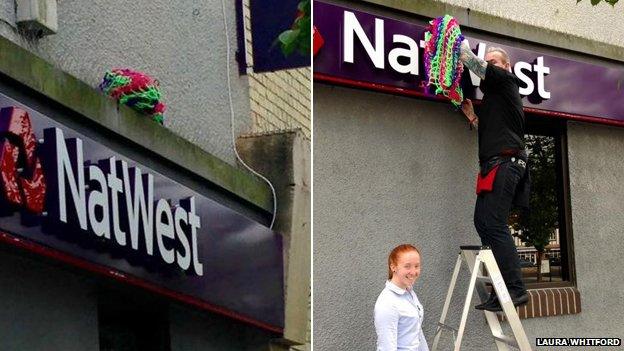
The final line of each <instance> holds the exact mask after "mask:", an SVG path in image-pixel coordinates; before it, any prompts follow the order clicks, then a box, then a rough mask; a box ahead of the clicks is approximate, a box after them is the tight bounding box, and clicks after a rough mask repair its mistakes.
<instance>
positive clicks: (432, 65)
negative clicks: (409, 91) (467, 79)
mask: <svg viewBox="0 0 624 351" xmlns="http://www.w3.org/2000/svg"><path fill="white" fill-rule="evenodd" d="M463 40H464V36H463V35H462V34H461V30H460V28H459V24H458V23H457V20H456V19H455V18H453V17H452V16H449V15H445V16H444V17H438V18H435V19H433V20H431V21H429V27H428V29H427V32H425V53H424V61H425V74H426V75H427V77H428V81H427V85H433V86H435V88H436V90H435V93H436V94H440V93H442V94H444V96H446V97H448V98H449V99H450V100H451V102H452V103H453V105H455V106H456V107H458V106H460V105H461V102H462V101H463V100H464V98H463V96H464V94H463V92H462V89H461V86H460V81H461V76H462V72H463V71H464V65H463V63H462V62H461V61H460V60H459V54H460V46H461V42H462V41H463Z"/></svg>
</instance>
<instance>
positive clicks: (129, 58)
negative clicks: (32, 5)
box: [0, 2, 310, 350]
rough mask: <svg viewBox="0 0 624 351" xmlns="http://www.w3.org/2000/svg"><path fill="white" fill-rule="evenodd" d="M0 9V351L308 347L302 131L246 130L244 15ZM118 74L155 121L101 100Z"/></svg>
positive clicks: (214, 8) (238, 9)
mask: <svg viewBox="0 0 624 351" xmlns="http://www.w3.org/2000/svg"><path fill="white" fill-rule="evenodd" d="M54 3H55V4H56V2H54ZM0 7H1V8H2V10H3V11H2V13H3V14H2V25H0V111H1V112H0V116H1V117H0V125H1V127H0V128H1V129H2V151H1V152H0V159H1V160H2V166H1V167H0V168H1V171H0V172H1V173H2V181H0V188H1V195H0V242H1V243H0V259H1V260H2V262H3V264H2V265H1V266H2V268H1V269H0V281H1V285H2V286H3V288H2V289H1V290H2V292H1V293H0V295H2V298H1V300H2V301H3V303H2V313H0V326H1V327H0V330H1V331H0V335H1V336H2V337H0V340H1V341H0V349H2V350H50V349H58V350H112V349H116V350H117V349H121V350H146V349H149V350H193V349H205V350H245V349H253V350H289V349H291V348H292V349H296V348H297V347H304V348H305V344H306V343H307V342H308V340H306V337H307V336H308V335H309V324H310V322H309V319H310V316H309V244H310V242H309V240H310V239H309V238H310V233H309V225H308V224H309V216H310V215H309V189H307V188H306V185H305V184H307V180H306V179H309V167H308V166H306V165H307V163H309V148H310V147H309V133H308V135H305V134H304V133H303V132H302V131H301V129H289V130H283V129H282V130H279V129H277V128H274V129H270V128H267V127H264V128H258V124H259V123H258V122H257V120H258V118H260V117H257V116H256V117H254V119H252V108H251V107H250V104H251V98H250V97H251V95H252V93H251V92H250V86H249V76H248V75H247V74H246V69H247V67H246V63H245V61H244V60H242V61H241V60H240V59H238V60H237V58H236V51H237V50H242V52H244V51H245V48H244V41H242V46H238V47H237V37H238V36H243V35H244V34H243V31H244V30H243V27H242V21H243V13H242V9H243V3H242V2H241V3H240V4H229V5H227V6H226V7H225V8H224V9H223V11H224V12H225V13H226V16H228V17H229V19H228V20H229V22H227V27H225V25H226V22H224V21H223V15H222V11H221V4H220V3H218V2H211V3H209V4H208V3H206V4H194V5H193V6H190V7H188V8H187V7H183V6H182V5H179V6H178V5H175V4H170V3H167V2H162V3H160V4H159V3H154V2H149V3H133V4H132V8H131V9H130V10H132V11H125V10H123V9H121V8H110V7H107V5H105V4H98V3H93V4H92V6H90V7H84V6H83V7H78V6H75V5H72V4H68V3H65V4H62V3H59V4H56V5H55V6H49V7H47V8H45V9H41V8H40V9H39V10H40V11H44V10H45V11H48V12H47V13H46V15H39V17H37V14H35V15H34V16H35V17H36V18H35V19H34V20H32V21H27V20H25V19H24V17H25V14H24V13H23V8H21V9H17V8H16V7H15V6H14V4H12V3H11V4H8V3H6V4H3V5H1V6H0ZM127 10H128V9H127ZM50 11H51V12H50ZM138 13H142V15H141V16H137V15H136V14H138ZM237 19H239V21H238V22H239V24H240V25H237ZM33 21H34V22H33ZM37 21H38V22H37ZM35 22H37V23H35ZM154 23H157V24H154ZM154 26H156V28H155V27H154ZM150 30H158V31H160V30H162V32H161V34H162V35H159V36H147V37H144V38H143V39H140V38H141V37H142V35H147V33H148V32H149V31H150ZM226 31H227V32H228V34H229V35H230V41H231V42H230V41H228V39H227V37H226V36H225V32H226ZM140 33H143V34H140ZM172 43H175V45H171V44H172ZM228 54H229V56H227V55H228ZM243 56H244V55H243ZM228 59H229V60H230V61H227V60H228ZM119 67H132V68H133V69H135V70H138V71H142V72H145V73H148V74H149V75H150V76H152V77H156V79H158V80H159V83H160V89H161V91H162V92H163V101H164V103H166V104H167V110H166V111H165V114H164V115H165V122H164V125H160V124H158V123H155V122H154V121H152V120H151V119H150V118H149V117H147V116H144V115H141V114H139V113H137V112H135V111H134V110H132V109H130V108H129V107H127V106H124V105H118V104H117V102H116V101H114V100H113V99H111V98H109V97H107V96H105V95H104V94H103V93H102V92H101V91H100V90H98V89H97V86H98V83H99V82H100V81H101V79H102V77H103V76H104V73H105V72H106V71H109V70H110V69H112V68H119ZM241 67H242V68H241ZM228 76H229V78H230V84H229V85H227V84H226V81H228V79H227V78H228ZM297 84H301V83H297ZM282 89H284V88H283V87H282ZM228 95H229V96H228ZM265 95H266V94H265ZM304 95H305V93H303V92H302V93H301V99H302V101H303V100H305V99H309V96H304ZM254 103H255V104H256V105H259V106H261V105H262V104H261V102H260V104H259V102H258V101H257V99H256V101H255V102H254ZM230 104H231V106H230ZM230 107H231V109H232V113H230ZM298 112H299V113H300V114H301V115H303V116H305V115H306V114H307V116H308V121H307V122H305V119H304V118H303V117H298V120H299V121H302V120H303V122H301V123H304V124H305V123H308V124H309V111H298ZM282 116H283V118H286V117H284V116H286V114H283V115H282ZM267 124H268V123H267ZM294 125H295V123H292V124H290V125H289V126H291V128H292V126H294ZM308 129H309V127H308ZM235 144H236V145H237V146H236V149H234V145H235ZM237 154H238V155H237ZM239 157H240V158H239ZM242 160H244V161H245V162H246V163H247V164H249V165H251V166H252V167H255V168H256V170H257V171H258V172H260V173H263V174H264V175H265V177H266V178H268V179H269V180H270V182H271V184H272V186H273V188H274V189H275V195H274V194H273V191H272V189H271V187H270V186H269V185H268V184H267V182H266V181H265V180H263V179H261V178H260V177H258V176H257V175H254V174H252V173H251V171H249V170H248V169H247V168H245V167H243V166H242V162H243V161H242ZM262 165H265V167H267V168H265V169H261V167H260V166H262ZM274 197H276V198H277V209H278V210H277V212H275V207H274ZM295 228H296V229H295ZM307 248H308V249H307ZM306 250H308V252H306Z"/></svg>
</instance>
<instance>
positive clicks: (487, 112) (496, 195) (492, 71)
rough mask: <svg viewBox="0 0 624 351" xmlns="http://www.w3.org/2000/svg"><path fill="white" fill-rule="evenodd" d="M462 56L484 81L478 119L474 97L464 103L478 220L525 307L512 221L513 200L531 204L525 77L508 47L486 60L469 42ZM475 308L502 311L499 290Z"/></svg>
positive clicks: (484, 241) (496, 50)
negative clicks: (474, 145) (473, 138)
mask: <svg viewBox="0 0 624 351" xmlns="http://www.w3.org/2000/svg"><path fill="white" fill-rule="evenodd" d="M460 60H461V61H462V62H463V63H464V66H465V67H467V68H468V69H470V70H471V71H472V72H473V73H474V74H476V75H477V76H478V77H479V78H480V79H481V84H480V88H481V90H482V92H483V94H484V95H483V100H482V105H481V109H480V112H479V116H478V117H477V115H476V114H475V112H474V109H473V105H472V102H471V101H470V100H469V99H467V100H465V101H464V102H463V103H462V111H463V112H464V114H465V115H466V117H467V118H468V120H469V123H470V125H471V127H477V126H478V128H477V129H478V135H479V164H480V172H479V174H478V179H477V202H476V206H475V211H474V224H475V228H476V229H477V233H479V237H480V238H481V242H482V244H483V245H485V246H489V247H491V249H492V252H493V254H494V257H495V259H496V262H497V263H498V266H499V268H500V271H501V274H502V276H503V279H504V281H505V284H506V286H507V290H508V291H509V294H510V296H511V300H512V301H513V304H514V306H520V305H523V304H526V303H527V302H528V300H529V297H528V295H527V292H526V289H525V287H524V284H523V282H522V277H521V271H520V259H519V258H518V253H517V250H516V246H515V243H514V240H513V238H512V237H511V234H510V232H509V227H508V225H507V217H508V216H509V211H510V209H511V206H512V203H513V204H516V205H519V206H521V207H526V208H528V202H529V199H528V198H529V192H528V190H529V184H528V183H529V180H528V170H527V167H526V166H527V153H526V151H525V144H524V132H525V117H524V112H523V110H522V100H521V97H520V93H519V84H520V80H519V79H518V78H517V77H516V76H515V75H514V74H513V73H512V72H511V63H510V60H509V56H508V55H507V53H506V52H505V51H504V50H503V49H500V48H489V50H488V52H487V54H486V55H485V60H482V59H481V58H479V57H477V56H476V55H475V54H474V53H473V52H472V50H470V45H469V43H468V41H467V40H464V41H463V42H462V44H461V54H460ZM475 308H477V309H480V310H486V311H491V312H498V311H502V307H501V304H500V302H499V300H498V298H497V296H496V293H495V292H494V290H492V293H491V294H490V297H489V299H488V300H487V301H485V302H484V303H482V304H480V305H477V306H475Z"/></svg>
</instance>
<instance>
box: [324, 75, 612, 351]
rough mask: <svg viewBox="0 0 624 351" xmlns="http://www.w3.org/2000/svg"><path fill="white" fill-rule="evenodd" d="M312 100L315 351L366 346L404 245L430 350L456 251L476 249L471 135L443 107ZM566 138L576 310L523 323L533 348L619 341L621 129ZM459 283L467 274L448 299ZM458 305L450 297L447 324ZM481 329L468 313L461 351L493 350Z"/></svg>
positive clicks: (336, 94) (378, 98)
mask: <svg viewBox="0 0 624 351" xmlns="http://www.w3.org/2000/svg"><path fill="white" fill-rule="evenodd" d="M314 92H315V101H314V111H315V114H314V118H315V119H314V133H315V134H314V135H315V142H314V157H315V160H314V189H315V190H314V228H315V230H314V252H313V254H314V258H313V260H314V285H313V287H314V346H315V350H371V349H373V348H374V344H375V339H376V336H375V331H374V326H373V316H372V311H373V306H374V303H375V300H376V298H377V295H378V294H379V292H380V291H381V289H382V288H383V284H384V280H385V279H386V260H387V254H388V252H389V250H390V249H391V248H392V247H394V246H395V245H397V244H399V243H403V242H410V243H415V244H417V245H419V246H420V247H421V248H422V252H423V270H422V275H421V278H420V280H419V281H418V282H417V283H416V286H415V290H416V292H417V294H418V296H419V298H420V299H421V301H422V303H423V305H424V307H425V322H424V324H423V329H424V332H425V336H426V338H427V340H428V342H429V345H430V346H431V345H432V342H433V334H434V331H435V324H436V323H437V321H438V319H439V316H440V313H441V310H442V304H443V302H444V298H445V296H444V295H445V293H446V290H447V288H448V283H449V281H450V276H451V273H452V269H453V265H454V263H455V260H456V254H457V252H458V246H459V245H462V244H472V243H478V242H479V241H478V236H477V234H476V232H475V231H474V228H473V226H472V211H473V206H474V201H475V196H474V179H475V177H474V174H475V173H476V166H475V163H476V152H477V145H476V135H475V132H474V131H473V132H471V131H469V130H468V129H467V126H466V124H465V122H463V120H462V118H463V117H462V116H461V115H458V114H457V113H455V112H453V111H451V107H450V105H449V104H441V103H435V102H429V101H423V100H418V99H410V98H404V97H398V96H391V95H384V94H380V93H374V92H365V91H357V90H353V89H347V88H339V87H330V86H327V85H323V84H315V85H314ZM568 133H569V160H570V179H571V184H570V187H571V190H570V191H571V197H572V199H571V201H572V203H571V206H572V211H573V213H572V214H573V236H574V239H573V240H574V247H575V259H576V273H577V279H578V289H579V291H580V292H581V301H582V312H581V313H580V314H578V315H569V316H557V317H548V318H533V319H528V320H523V325H524V327H525V330H526V332H527V335H528V336H529V340H530V341H531V342H532V343H535V338H536V337H575V336H586V337H605V336H611V337H621V336H622V335H623V333H624V327H623V326H622V323H621V321H622V317H621V316H622V314H624V311H623V309H624V307H622V305H621V302H622V301H624V293H623V291H624V284H623V283H622V281H621V277H622V276H623V273H624V272H623V271H624V268H622V265H621V264H619V262H621V259H620V257H621V254H620V253H621V252H622V251H623V250H624V243H622V241H621V240H620V239H621V235H620V231H621V230H620V228H622V227H623V226H624V223H623V222H624V219H622V216H621V213H622V212H623V211H624V208H623V206H624V205H623V204H624V201H622V200H624V195H622V194H624V185H623V184H622V181H621V179H622V174H623V172H622V171H623V168H624V163H622V162H621V160H620V158H621V154H622V153H621V150H622V149H624V130H623V129H619V128H611V127H602V126H593V125H587V124H576V123H573V124H571V126H570V128H569V132H568ZM607 267H608V268H607ZM464 273H465V271H464ZM466 283H467V274H466V275H465V276H464V277H463V278H461V280H460V285H459V286H458V287H457V288H456V289H457V290H456V291H457V292H461V291H465V289H466V286H467V284H466ZM475 301H476V298H475ZM462 303H463V301H460V295H459V294H457V295H456V298H455V299H454V301H453V304H452V306H451V311H455V313H451V314H450V315H451V316H453V315H454V318H453V319H452V320H451V321H450V322H451V324H455V325H457V322H458V318H459V313H460V312H459V311H460V309H461V305H462ZM488 332H489V330H488V329H487V326H486V323H485V319H484V318H483V316H482V315H481V314H479V313H477V312H475V311H472V312H471V314H470V316H469V321H468V327H467V330H466V334H465V336H466V337H467V339H465V341H464V342H465V343H464V344H463V346H464V347H462V350H464V349H465V350H490V349H494V344H493V342H492V341H491V339H490V338H488V337H487V336H488V335H489V334H488ZM446 335H447V336H448V334H446ZM444 342H447V343H448V342H450V337H447V338H446V340H444ZM447 345H448V344H447ZM561 349H564V348H561ZM597 349H598V348H597Z"/></svg>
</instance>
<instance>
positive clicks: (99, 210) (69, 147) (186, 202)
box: [44, 128, 203, 275]
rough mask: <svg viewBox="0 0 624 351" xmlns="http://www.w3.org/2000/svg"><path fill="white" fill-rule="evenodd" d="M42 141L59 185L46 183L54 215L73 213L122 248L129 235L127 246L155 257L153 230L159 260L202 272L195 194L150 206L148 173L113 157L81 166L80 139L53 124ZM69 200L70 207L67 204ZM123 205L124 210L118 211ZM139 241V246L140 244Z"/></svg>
mask: <svg viewBox="0 0 624 351" xmlns="http://www.w3.org/2000/svg"><path fill="white" fill-rule="evenodd" d="M44 144H45V145H46V149H47V150H51V151H52V152H51V156H52V157H54V158H56V159H55V160H54V163H53V165H54V173H55V174H56V180H57V183H58V184H48V186H51V187H55V186H56V187H57V191H51V193H52V194H57V195H58V202H57V203H56V204H57V205H58V210H57V209H56V208H54V207H53V208H52V209H51V211H50V212H51V213H52V215H53V216H58V220H60V221H61V222H64V223H70V222H72V220H73V219H72V218H74V217H76V218H77V221H78V224H79V227H80V228H81V229H82V230H85V231H87V230H90V231H91V232H93V233H94V234H95V235H96V236H98V237H101V238H106V239H109V240H111V241H112V242H114V243H116V244H117V245H120V246H127V235H128V234H129V235H130V247H131V248H132V249H133V250H135V251H139V250H143V249H144V250H145V252H146V253H147V254H148V255H150V256H153V255H154V229H155V230H156V233H155V234H156V243H157V246H158V254H159V256H160V258H161V259H162V260H163V261H164V262H166V263H168V264H174V263H177V265H178V266H179V267H180V268H182V269H183V270H188V269H190V267H191V262H192V266H193V270H194V271H195V273H196V274H197V275H203V264H202V263H201V262H200V261H199V256H198V247H197V239H198V232H197V230H198V229H200V228H201V221H200V218H199V216H197V215H196V214H195V198H194V197H190V198H187V199H182V200H180V204H179V205H176V206H173V207H171V205H170V204H169V202H168V201H167V200H165V199H158V201H157V202H156V209H155V210H154V176H153V175H152V174H149V173H143V172H142V171H141V169H140V168H138V167H128V164H127V162H126V161H122V160H116V158H115V157H111V158H109V159H107V160H102V161H101V162H100V164H99V166H97V165H93V164H91V165H88V166H86V167H83V150H82V140H80V139H77V138H74V139H68V140H65V138H64V136H63V131H62V130H61V129H58V128H49V129H46V130H45V131H44ZM85 173H86V181H85ZM118 174H119V175H121V176H122V178H119V177H118ZM51 183H54V181H53V182H51ZM67 185H69V189H67ZM87 189H88V190H87ZM68 196H69V197H71V202H70V201H69V199H68V198H67V197H68ZM120 197H123V198H121V199H120ZM69 204H73V206H72V207H68V205H69ZM122 204H123V206H121V205H122ZM122 209H123V210H125V212H126V213H123V214H122V213H121V210H122ZM70 214H71V215H70ZM124 219H126V221H124ZM111 222H112V223H111ZM111 228H112V230H111ZM126 230H127V232H126ZM111 231H112V234H113V235H112V236H113V239H111ZM185 231H190V233H186V232H185ZM141 233H142V234H143V235H142V236H141V235H140V234H141ZM189 234H190V240H189V237H188V236H189ZM140 239H142V243H143V248H140V245H139V242H140ZM178 242H179V245H178V244H177V243H178Z"/></svg>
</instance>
